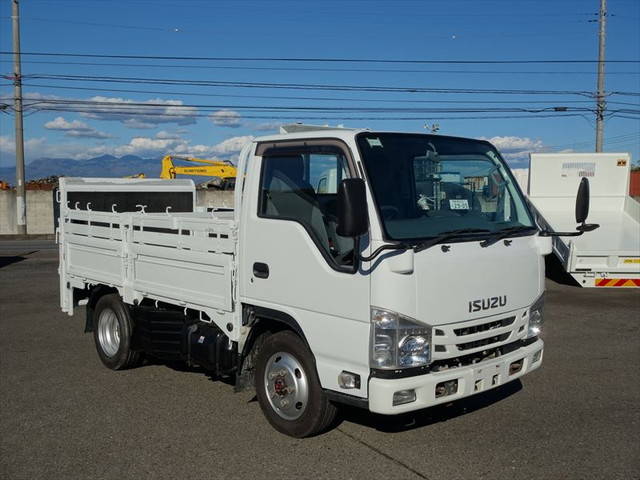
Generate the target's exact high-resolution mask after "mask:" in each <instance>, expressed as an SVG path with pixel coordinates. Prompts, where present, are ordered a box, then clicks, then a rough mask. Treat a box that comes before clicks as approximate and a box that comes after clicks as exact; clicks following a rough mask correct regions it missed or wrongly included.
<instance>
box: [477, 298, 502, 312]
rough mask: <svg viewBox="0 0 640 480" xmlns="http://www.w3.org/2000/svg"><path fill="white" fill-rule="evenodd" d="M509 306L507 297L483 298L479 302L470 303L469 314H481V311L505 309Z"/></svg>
mask: <svg viewBox="0 0 640 480" xmlns="http://www.w3.org/2000/svg"><path fill="white" fill-rule="evenodd" d="M506 304H507V296H506V295H502V296H500V297H490V298H481V299H479V300H471V301H470V302H469V312H479V311H480V310H489V309H491V308H499V307H504V306H505V305H506Z"/></svg>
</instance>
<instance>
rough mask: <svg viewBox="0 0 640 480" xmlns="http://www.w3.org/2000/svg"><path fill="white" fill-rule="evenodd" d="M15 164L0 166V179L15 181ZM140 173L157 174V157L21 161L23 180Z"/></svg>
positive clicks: (158, 162) (151, 175)
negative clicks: (12, 165) (23, 163)
mask: <svg viewBox="0 0 640 480" xmlns="http://www.w3.org/2000/svg"><path fill="white" fill-rule="evenodd" d="M15 172H16V169H15V167H0V180H4V181H7V182H9V183H10V184H12V185H13V184H14V183H15V178H16V173H15ZM137 173H144V174H145V175H146V176H147V177H159V176H160V158H141V157H138V156H136V155H125V156H124V157H120V158H118V157H114V156H113V155H102V156H100V157H95V158H89V159H87V160H73V159H71V158H40V159H38V160H33V161H32V162H29V163H28V164H27V165H25V176H26V179H27V181H29V180H34V179H38V178H45V177H50V176H52V175H56V176H67V177H125V176H128V175H135V174H137Z"/></svg>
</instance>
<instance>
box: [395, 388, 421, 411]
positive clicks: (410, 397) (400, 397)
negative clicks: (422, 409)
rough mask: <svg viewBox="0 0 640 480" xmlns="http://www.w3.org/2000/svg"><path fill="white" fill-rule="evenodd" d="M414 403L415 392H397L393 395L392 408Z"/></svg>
mask: <svg viewBox="0 0 640 480" xmlns="http://www.w3.org/2000/svg"><path fill="white" fill-rule="evenodd" d="M415 401H416V391H415V390H413V389H412V390H399V391H397V392H396V393H394V394H393V406H394V407H395V406H396V405H404V404H405V403H411V402H415Z"/></svg>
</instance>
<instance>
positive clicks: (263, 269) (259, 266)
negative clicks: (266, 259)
mask: <svg viewBox="0 0 640 480" xmlns="http://www.w3.org/2000/svg"><path fill="white" fill-rule="evenodd" d="M253 275H254V276H255V277H258V278H269V265H267V264H266V263H261V262H256V263H254V264H253Z"/></svg>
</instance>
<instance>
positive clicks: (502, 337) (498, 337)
mask: <svg viewBox="0 0 640 480" xmlns="http://www.w3.org/2000/svg"><path fill="white" fill-rule="evenodd" d="M509 335H511V332H507V333H503V334H502V335H496V336H495V337H488V338H483V339H482V340H476V341H475V342H467V343H459V344H458V345H456V346H457V347H458V350H460V351H464V350H470V349H472V348H478V347H483V346H485V345H491V344H492V343H498V342H504V341H505V340H506V339H507V338H509Z"/></svg>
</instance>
